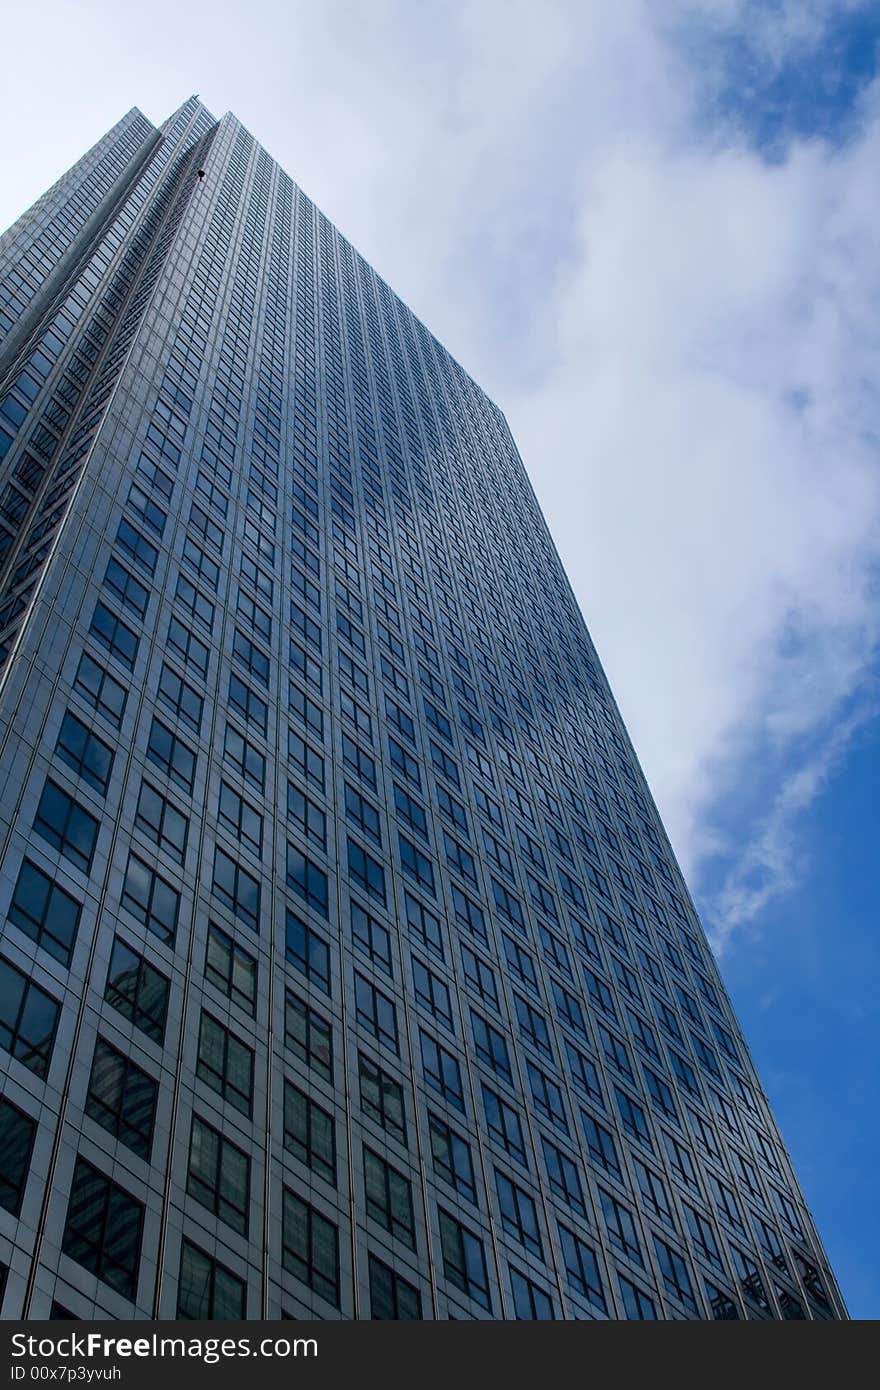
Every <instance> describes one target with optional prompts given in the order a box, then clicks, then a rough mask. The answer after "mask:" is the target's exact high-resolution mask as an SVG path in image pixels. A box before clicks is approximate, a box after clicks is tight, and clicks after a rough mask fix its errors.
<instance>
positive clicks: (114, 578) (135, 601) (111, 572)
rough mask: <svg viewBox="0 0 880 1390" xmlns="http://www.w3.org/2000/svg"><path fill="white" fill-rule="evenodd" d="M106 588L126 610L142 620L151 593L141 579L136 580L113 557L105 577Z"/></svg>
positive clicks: (108, 564)
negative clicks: (128, 609)
mask: <svg viewBox="0 0 880 1390" xmlns="http://www.w3.org/2000/svg"><path fill="white" fill-rule="evenodd" d="M104 588H105V589H109V590H110V592H111V594H113V596H114V598H117V599H118V600H119V602H120V603H121V604H122V605H123V607H124V608H130V609H131V610H132V612H133V613H136V614H137V615H138V617H139V618H142V617H143V616H144V614H145V613H146V611H147V604H148V603H149V601H150V591H149V589H148V588H147V586H146V585H145V584H142V583H141V581H140V580H139V579H135V577H134V575H133V574H130V573H129V571H128V570H127V569H126V568H125V566H124V565H120V563H119V561H118V560H114V559H113V557H112V556H111V558H110V560H109V561H108V563H107V572H106V574H105V575H104Z"/></svg>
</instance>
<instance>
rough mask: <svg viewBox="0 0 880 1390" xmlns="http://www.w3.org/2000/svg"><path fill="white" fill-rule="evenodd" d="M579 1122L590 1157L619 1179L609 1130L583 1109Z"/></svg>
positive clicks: (617, 1161)
mask: <svg viewBox="0 0 880 1390" xmlns="http://www.w3.org/2000/svg"><path fill="white" fill-rule="evenodd" d="M581 1124H582V1125H583V1130H584V1138H585V1139H586V1141H587V1151H588V1153H589V1155H590V1158H591V1159H592V1160H593V1162H594V1163H597V1164H598V1165H599V1167H600V1168H604V1169H605V1171H606V1172H608V1173H613V1174H614V1176H615V1177H616V1178H617V1179H618V1181H621V1180H622V1174H621V1171H620V1161H619V1159H618V1157H617V1149H616V1148H615V1145H614V1138H613V1136H612V1134H611V1133H610V1131H609V1130H607V1129H605V1127H604V1125H600V1124H599V1122H598V1120H594V1119H593V1117H592V1115H588V1114H587V1113H586V1111H585V1110H582V1111H581Z"/></svg>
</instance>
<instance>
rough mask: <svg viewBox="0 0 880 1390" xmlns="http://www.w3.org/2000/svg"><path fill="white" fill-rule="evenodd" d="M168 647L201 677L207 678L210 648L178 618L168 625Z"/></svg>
mask: <svg viewBox="0 0 880 1390" xmlns="http://www.w3.org/2000/svg"><path fill="white" fill-rule="evenodd" d="M168 646H169V647H170V648H171V650H172V651H174V652H175V653H176V654H177V655H178V656H179V657H180V659H181V660H182V661H183V662H184V664H185V665H186V666H192V668H193V670H195V671H198V673H199V675H200V676H207V674H208V660H209V657H210V651H209V648H208V647H207V646H206V645H205V643H204V642H202V641H201V640H200V639H199V638H198V637H196V636H195V634H194V633H192V632H190V630H189V628H188V627H184V625H183V623H182V622H180V621H179V619H177V618H172V619H171V620H170V622H169V624H168Z"/></svg>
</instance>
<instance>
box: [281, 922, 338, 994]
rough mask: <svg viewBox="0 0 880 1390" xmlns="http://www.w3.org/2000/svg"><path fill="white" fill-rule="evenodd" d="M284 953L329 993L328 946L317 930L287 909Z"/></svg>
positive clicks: (309, 978) (313, 981) (319, 987)
mask: <svg viewBox="0 0 880 1390" xmlns="http://www.w3.org/2000/svg"><path fill="white" fill-rule="evenodd" d="M285 955H286V957H287V959H288V961H289V962H290V964H291V965H293V966H295V967H296V969H297V970H299V971H301V972H302V974H303V975H305V977H306V979H307V980H308V981H309V982H310V983H311V984H313V985H316V986H317V987H318V989H320V990H322V991H323V992H324V994H326V995H328V996H329V994H330V947H329V945H328V944H327V942H326V941H325V940H324V938H323V936H321V935H320V934H319V933H318V932H316V931H314V930H313V929H312V928H311V927H309V926H307V925H306V923H305V922H303V921H302V919H301V918H299V917H297V916H295V914H294V913H292V912H290V911H289V910H288V913H287V923H286V927H285Z"/></svg>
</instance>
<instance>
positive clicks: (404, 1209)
mask: <svg viewBox="0 0 880 1390" xmlns="http://www.w3.org/2000/svg"><path fill="white" fill-rule="evenodd" d="M364 1191H365V1195H366V1203H367V1215H368V1216H370V1217H372V1219H373V1220H374V1221H377V1222H378V1223H379V1225H380V1226H383V1227H384V1228H385V1230H386V1231H388V1232H389V1234H390V1235H392V1236H395V1237H396V1238H397V1239H398V1240H402V1241H403V1243H404V1244H405V1245H408V1246H409V1247H410V1249H412V1250H415V1248H416V1233H415V1219H414V1217H413V1204H412V1189H411V1187H410V1183H409V1180H408V1179H407V1178H405V1177H404V1176H403V1175H402V1174H401V1173H398V1171H397V1169H396V1168H392V1167H391V1165H390V1163H386V1162H385V1160H384V1159H383V1158H381V1157H380V1156H379V1154H377V1153H374V1152H373V1150H372V1149H368V1148H367V1147H366V1145H364Z"/></svg>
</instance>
